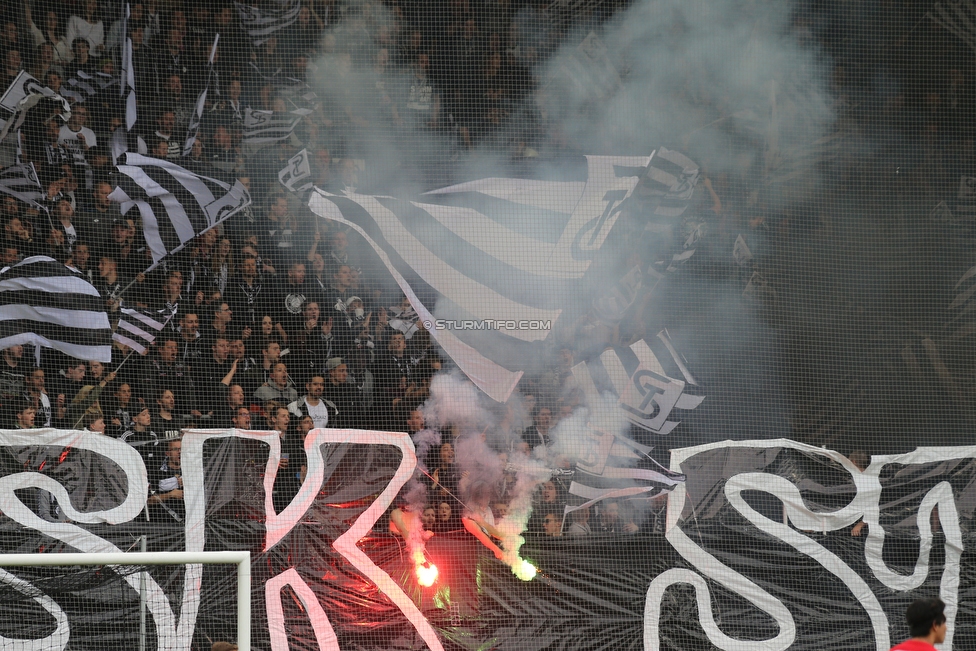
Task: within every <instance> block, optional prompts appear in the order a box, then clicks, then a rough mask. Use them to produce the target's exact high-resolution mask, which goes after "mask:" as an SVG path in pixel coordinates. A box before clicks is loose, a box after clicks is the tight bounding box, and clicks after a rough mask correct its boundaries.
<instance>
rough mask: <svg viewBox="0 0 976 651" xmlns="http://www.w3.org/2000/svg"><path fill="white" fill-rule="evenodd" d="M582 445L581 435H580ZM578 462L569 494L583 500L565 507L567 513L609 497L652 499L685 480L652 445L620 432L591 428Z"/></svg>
mask: <svg viewBox="0 0 976 651" xmlns="http://www.w3.org/2000/svg"><path fill="white" fill-rule="evenodd" d="M577 445H579V439H577ZM582 448H583V450H582V454H580V455H579V458H578V460H577V462H576V468H575V472H574V474H573V480H572V482H571V483H570V485H569V494H570V495H574V496H576V497H578V498H581V499H583V500H584V501H583V503H582V504H579V505H576V506H567V507H565V513H567V514H568V513H570V512H572V511H576V510H578V509H582V508H586V507H588V506H591V505H593V504H595V503H597V502H599V501H601V500H608V499H652V498H654V497H657V496H659V495H661V494H663V493H667V492H670V491H672V490H674V488H675V486H677V485H678V484H680V483H682V482H684V481H685V476H684V475H683V474H681V473H677V472H673V471H671V470H668V469H667V468H665V467H664V466H662V465H661V464H659V463H658V462H657V461H655V460H654V459H653V458H652V457H651V455H650V452H651V448H650V447H648V446H646V445H641V444H640V443H637V442H635V441H632V440H630V439H628V438H626V437H624V436H621V435H619V434H612V433H610V432H604V431H600V430H595V429H590V432H589V438H588V440H587V441H584V442H583V445H582Z"/></svg>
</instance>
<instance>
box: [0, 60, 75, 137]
mask: <svg viewBox="0 0 976 651" xmlns="http://www.w3.org/2000/svg"><path fill="white" fill-rule="evenodd" d="M45 98H46V99H51V100H54V101H56V102H59V103H60V104H61V111H60V113H59V115H60V116H61V119H62V120H67V119H68V118H69V117H71V106H70V105H69V104H68V100H66V99H65V98H64V97H62V96H61V95H58V94H57V93H55V92H54V91H53V90H51V89H50V88H48V87H47V86H44V85H42V84H41V82H39V81H37V79H35V78H34V77H32V76H30V75H29V74H27V73H26V72H24V71H23V70H21V71H20V73H19V74H18V75H17V77H15V78H14V80H13V81H12V82H11V83H10V86H8V87H7V90H5V91H4V93H3V95H2V96H0V142H3V139H4V138H6V137H7V134H8V133H10V132H11V131H16V130H17V129H19V128H20V125H21V124H23V122H24V118H25V117H26V116H27V111H29V110H30V109H31V108H33V107H34V106H35V105H36V104H37V103H38V102H40V101H41V100H42V99H45Z"/></svg>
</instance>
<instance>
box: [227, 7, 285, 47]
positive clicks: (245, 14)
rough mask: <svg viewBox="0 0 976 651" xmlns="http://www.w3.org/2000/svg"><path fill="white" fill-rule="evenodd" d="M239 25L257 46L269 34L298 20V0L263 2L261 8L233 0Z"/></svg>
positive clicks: (266, 38)
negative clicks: (239, 21)
mask: <svg viewBox="0 0 976 651" xmlns="http://www.w3.org/2000/svg"><path fill="white" fill-rule="evenodd" d="M234 6H235V7H237V15H238V17H240V19H241V27H242V28H243V29H244V31H245V32H247V36H248V38H249V39H250V40H251V44H252V45H254V46H255V47H257V46H258V45H261V44H262V43H264V42H265V41H267V40H268V39H269V38H271V36H272V35H273V34H274V33H275V32H277V31H279V30H282V29H284V28H286V27H288V26H289V25H291V24H293V23H294V22H295V21H296V20H298V13H299V12H300V11H301V10H302V3H301V2H300V0H275V1H273V2H268V3H263V4H262V6H261V8H260V9H259V8H258V7H255V6H253V5H252V4H250V3H244V2H236V1H235V2H234Z"/></svg>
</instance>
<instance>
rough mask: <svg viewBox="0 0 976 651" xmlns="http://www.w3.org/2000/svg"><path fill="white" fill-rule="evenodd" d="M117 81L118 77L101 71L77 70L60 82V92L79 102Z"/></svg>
mask: <svg viewBox="0 0 976 651" xmlns="http://www.w3.org/2000/svg"><path fill="white" fill-rule="evenodd" d="M117 83H119V80H118V79H116V78H115V77H113V76H111V75H106V74H105V73H103V72H96V73H95V74H94V75H92V74H89V73H87V72H85V71H84V70H77V71H75V74H74V76H73V77H71V78H70V79H68V80H66V81H65V82H64V83H63V84H61V94H62V95H64V96H65V97H67V98H69V99H73V100H74V101H75V102H77V103H79V104H81V103H83V102H84V101H85V100H87V99H90V98H92V97H94V96H95V95H97V94H98V93H100V92H101V91H103V90H105V89H106V88H108V87H109V86H113V85H115V84H117Z"/></svg>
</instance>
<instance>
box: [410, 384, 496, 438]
mask: <svg viewBox="0 0 976 651" xmlns="http://www.w3.org/2000/svg"><path fill="white" fill-rule="evenodd" d="M490 402H491V400H490V399H489V398H488V397H487V396H485V394H483V393H482V392H481V391H479V390H478V388H477V387H476V386H474V385H473V384H472V383H471V382H470V381H468V380H467V379H466V378H465V377H464V376H463V375H462V374H461V373H460V372H456V371H455V372H449V373H438V374H437V375H435V376H434V377H433V379H432V380H431V381H430V398H429V399H428V400H427V402H425V403H424V406H423V408H422V411H423V414H424V420H425V422H427V423H428V424H429V425H430V426H431V427H436V428H440V429H444V430H446V429H448V428H451V427H456V428H458V429H459V430H460V431H461V432H472V431H478V432H481V431H484V430H485V429H486V428H488V427H490V426H491V425H492V423H493V422H494V421H495V419H494V418H493V415H492V413H491V411H490V410H489V409H488V406H487V405H488V403H490Z"/></svg>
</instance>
